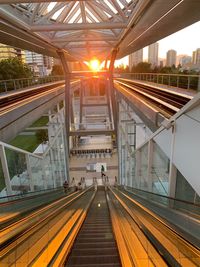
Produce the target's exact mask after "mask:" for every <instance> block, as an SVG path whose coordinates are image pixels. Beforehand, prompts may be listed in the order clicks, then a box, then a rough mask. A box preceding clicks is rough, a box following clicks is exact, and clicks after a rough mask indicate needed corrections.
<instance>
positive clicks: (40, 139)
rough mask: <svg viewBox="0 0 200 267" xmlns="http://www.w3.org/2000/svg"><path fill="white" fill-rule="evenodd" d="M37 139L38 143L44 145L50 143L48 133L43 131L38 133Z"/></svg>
mask: <svg viewBox="0 0 200 267" xmlns="http://www.w3.org/2000/svg"><path fill="white" fill-rule="evenodd" d="M36 137H37V140H38V142H40V143H43V142H46V141H48V131H47V130H44V129H41V130H39V131H37V132H36Z"/></svg>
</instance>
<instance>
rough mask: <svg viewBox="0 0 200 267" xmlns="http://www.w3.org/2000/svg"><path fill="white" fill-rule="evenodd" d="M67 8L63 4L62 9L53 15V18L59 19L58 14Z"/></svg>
mask: <svg viewBox="0 0 200 267" xmlns="http://www.w3.org/2000/svg"><path fill="white" fill-rule="evenodd" d="M64 8H65V6H63V7H62V8H61V9H59V10H58V11H57V12H56V13H55V14H54V15H53V16H52V19H55V20H56V19H57V18H58V16H59V15H60V14H61V12H62V11H63V9H64Z"/></svg>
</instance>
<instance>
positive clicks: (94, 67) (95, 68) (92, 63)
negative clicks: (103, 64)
mask: <svg viewBox="0 0 200 267" xmlns="http://www.w3.org/2000/svg"><path fill="white" fill-rule="evenodd" d="M89 66H90V68H91V69H92V70H93V71H99V69H100V62H99V60H98V59H92V60H90V62H89Z"/></svg>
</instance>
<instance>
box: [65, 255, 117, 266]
mask: <svg viewBox="0 0 200 267" xmlns="http://www.w3.org/2000/svg"><path fill="white" fill-rule="evenodd" d="M119 262H120V259H119V256H118V255H106V256H102V255H86V256H81V255H79V256H77V257H76V256H71V257H70V259H69V262H68V264H74V263H75V264H77V263H78V264H82V263H85V264H91V263H92V264H99V263H101V264H102V263H105V264H107V263H119Z"/></svg>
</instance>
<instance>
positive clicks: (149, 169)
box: [147, 140, 153, 192]
mask: <svg viewBox="0 0 200 267" xmlns="http://www.w3.org/2000/svg"><path fill="white" fill-rule="evenodd" d="M147 160H148V165H147V179H148V180H147V183H148V190H149V192H152V189H153V181H152V164H153V141H152V140H149V143H148V159H147Z"/></svg>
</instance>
